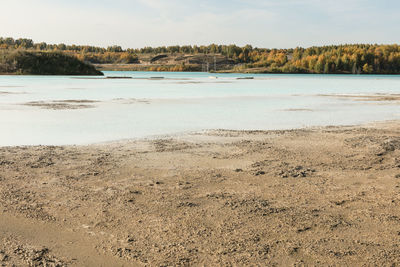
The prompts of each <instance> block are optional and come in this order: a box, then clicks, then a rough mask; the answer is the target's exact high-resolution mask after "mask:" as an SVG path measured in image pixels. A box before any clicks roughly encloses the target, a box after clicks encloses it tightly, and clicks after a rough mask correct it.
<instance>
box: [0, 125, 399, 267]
mask: <svg viewBox="0 0 400 267" xmlns="http://www.w3.org/2000/svg"><path fill="white" fill-rule="evenodd" d="M399 125H400V124H399V123H398V122H384V123H375V124H368V125H363V126H348V127H324V128H312V129H300V130H288V131H225V130H215V131H207V132H202V133H197V134H187V135H182V136H176V137H168V138H161V139H157V140H140V141H121V142H114V143H107V144H98V145H90V146H62V147H59V146H57V147H55V146H34V147H2V148H0V240H1V242H0V265H2V266H13V265H16V266H26V265H29V264H30V265H33V266H38V265H40V264H43V265H44V264H47V266H144V265H147V266H175V265H183V266H189V265H208V266H230V265H233V266H237V265H241V266H249V265H252V266H254V265H255V266H257V265H258V266H302V265H306V266H308V265H330V266H362V265H372V266H388V265H392V264H399V263H400V257H399V255H400V242H399V241H400V205H399V203H400V126H399Z"/></svg>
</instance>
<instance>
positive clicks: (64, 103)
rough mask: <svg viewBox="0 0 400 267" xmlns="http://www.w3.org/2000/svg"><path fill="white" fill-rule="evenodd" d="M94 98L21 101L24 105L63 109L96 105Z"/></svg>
mask: <svg viewBox="0 0 400 267" xmlns="http://www.w3.org/2000/svg"><path fill="white" fill-rule="evenodd" d="M97 102H99V101H95V100H55V101H48V102H46V101H31V102H26V103H23V104H22V105H24V106H31V107H39V108H42V109H52V110H63V109H85V108H94V107H96V106H95V105H93V103H97Z"/></svg>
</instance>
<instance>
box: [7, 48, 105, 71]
mask: <svg viewBox="0 0 400 267" xmlns="http://www.w3.org/2000/svg"><path fill="white" fill-rule="evenodd" d="M0 74H16V75H85V76H87V75H98V76H101V75H103V73H102V72H101V71H99V70H96V68H95V67H94V66H93V65H91V64H89V63H85V62H83V61H81V60H79V59H78V58H76V57H74V56H70V55H67V54H65V53H61V52H50V51H25V50H14V51H7V50H6V51H2V52H0Z"/></svg>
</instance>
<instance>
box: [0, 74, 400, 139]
mask: <svg viewBox="0 0 400 267" xmlns="http://www.w3.org/2000/svg"><path fill="white" fill-rule="evenodd" d="M105 74H106V76H130V77H134V79H104V78H102V77H99V78H93V77H92V78H90V77H88V78H84V77H64V76H0V125H1V131H0V146H7V145H38V144H45V145H61V144H89V143H97V142H103V141H112V140H119V139H126V138H142V137H151V136H155V135H168V134H175V133H180V132H186V131H198V130H204V129H238V130H239V129H250V130H268V129H289V128H299V127H308V126H324V125H348V124H359V123H365V122H370V121H377V120H391V119H399V117H400V116H399V115H400V105H398V104H396V103H393V102H390V101H387V102H382V101H381V102H374V101H355V100H354V99H353V98H345V97H335V96H334V95H376V94H399V93H400V76H374V75H371V76H352V75H349V76H347V75H271V74H265V75H244V74H218V75H214V74H208V73H153V72H152V73H150V72H105ZM210 75H212V76H217V77H218V78H217V79H216V78H215V77H210ZM154 76H157V77H164V79H150V77H154ZM247 76H252V77H254V79H252V80H247V79H237V78H238V77H247ZM326 95H329V96H326ZM80 101H83V102H82V103H79V102H80ZM92 101H93V102H92ZM54 104H58V105H56V106H52V105H54Z"/></svg>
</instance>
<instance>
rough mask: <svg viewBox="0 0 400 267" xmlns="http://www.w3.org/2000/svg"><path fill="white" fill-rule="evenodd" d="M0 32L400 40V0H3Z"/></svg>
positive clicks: (93, 41)
mask: <svg viewBox="0 0 400 267" xmlns="http://www.w3.org/2000/svg"><path fill="white" fill-rule="evenodd" d="M0 3H1V15H0V36H1V37H13V38H30V39H33V40H34V41H35V42H42V41H44V42H47V43H57V44H58V43H65V44H80V45H96V46H103V47H106V46H110V45H121V46H122V47H123V48H141V47H145V46H168V45H188V44H191V45H208V44H211V43H216V44H237V45H240V46H242V45H246V44H251V45H252V46H253V47H263V48H291V47H297V46H302V47H309V46H314V45H330V44H345V43H378V44H392V43H400V27H399V24H400V15H399V14H400V1H399V0H253V1H250V0H231V1H227V0H213V1H211V0H168V1H167V0H18V1H9V0H0Z"/></svg>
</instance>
